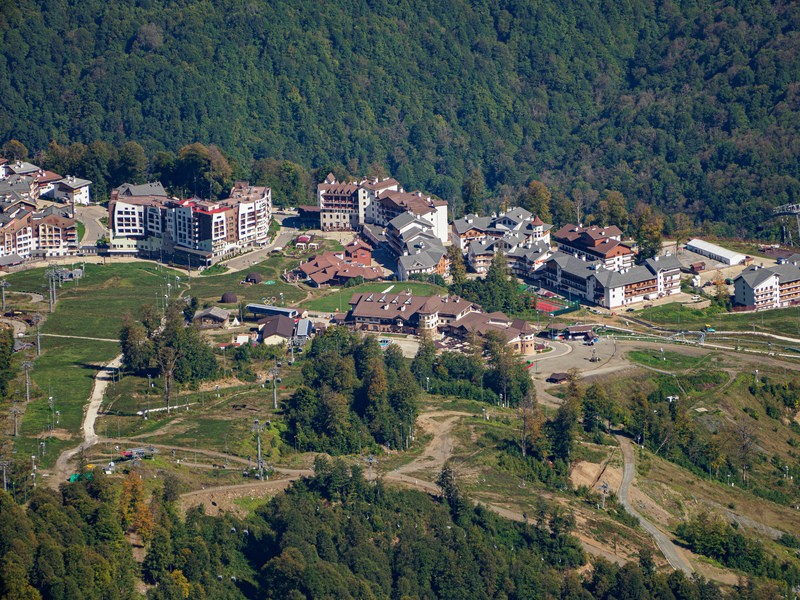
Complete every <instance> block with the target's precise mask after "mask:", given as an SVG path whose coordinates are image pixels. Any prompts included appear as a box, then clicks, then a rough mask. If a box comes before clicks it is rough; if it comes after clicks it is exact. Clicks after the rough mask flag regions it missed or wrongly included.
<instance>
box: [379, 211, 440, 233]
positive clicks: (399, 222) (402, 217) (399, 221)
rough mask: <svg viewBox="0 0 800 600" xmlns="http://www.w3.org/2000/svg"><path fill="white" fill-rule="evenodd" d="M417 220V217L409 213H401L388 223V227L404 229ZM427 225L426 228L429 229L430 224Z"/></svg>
mask: <svg viewBox="0 0 800 600" xmlns="http://www.w3.org/2000/svg"><path fill="white" fill-rule="evenodd" d="M417 220H418V219H417V217H415V216H414V215H413V214H411V213H410V212H404V213H401V214H399V215H397V216H396V217H395V218H394V219H392V220H391V221H389V226H391V227H394V228H395V229H400V228H402V227H405V226H406V225H408V224H409V223H413V222H414V221H417ZM423 223H427V222H425V221H423ZM427 225H428V227H431V224H430V223H427Z"/></svg>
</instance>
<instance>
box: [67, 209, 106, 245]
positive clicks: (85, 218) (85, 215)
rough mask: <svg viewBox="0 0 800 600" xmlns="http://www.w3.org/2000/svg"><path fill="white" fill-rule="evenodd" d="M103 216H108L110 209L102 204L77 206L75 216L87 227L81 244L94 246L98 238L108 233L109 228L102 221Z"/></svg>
mask: <svg viewBox="0 0 800 600" xmlns="http://www.w3.org/2000/svg"><path fill="white" fill-rule="evenodd" d="M102 217H108V211H107V210H106V209H105V208H103V207H102V206H96V205H93V206H76V207H75V218H76V219H77V220H78V221H80V222H81V223H83V225H84V227H85V228H86V232H85V233H84V235H83V239H82V240H81V245H83V246H92V245H94V243H95V242H96V241H97V240H99V239H100V238H101V237H105V236H106V235H107V234H108V229H106V226H105V225H103V224H102V223H101V222H100V219H101V218H102Z"/></svg>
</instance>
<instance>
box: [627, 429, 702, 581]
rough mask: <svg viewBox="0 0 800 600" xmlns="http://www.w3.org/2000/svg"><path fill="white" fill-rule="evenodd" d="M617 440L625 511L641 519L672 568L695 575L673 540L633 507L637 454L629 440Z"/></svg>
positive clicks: (640, 522) (643, 527) (640, 521)
mask: <svg viewBox="0 0 800 600" xmlns="http://www.w3.org/2000/svg"><path fill="white" fill-rule="evenodd" d="M616 438H617V441H618V442H619V445H620V448H621V449H622V459H623V462H624V465H625V467H624V469H623V472H622V483H621V484H620V486H619V492H618V493H617V496H618V498H619V501H620V503H621V504H622V506H624V507H625V510H627V511H628V512H629V513H631V514H632V515H633V516H634V517H636V518H637V519H639V524H640V525H641V526H642V529H644V530H645V531H646V532H647V533H649V534H650V535H651V536H652V538H653V540H654V541H655V543H656V546H658V549H659V550H661V552H662V553H663V554H664V557H665V558H666V559H667V562H669V564H670V565H672V568H673V569H680V570H681V571H683V572H684V573H686V574H687V575H691V574H692V573H694V569H693V568H692V565H690V564H689V561H687V560H686V559H685V558H684V557H683V555H682V554H681V552H680V551H679V550H678V548H676V547H675V544H673V543H672V540H670V539H669V537H668V536H667V535H666V534H665V533H664V532H663V531H661V530H660V529H659V528H658V527H656V526H655V525H653V524H652V523H651V522H650V521H648V520H647V519H645V518H644V517H643V516H642V515H641V514H639V513H638V512H637V511H636V509H635V508H633V506H632V505H631V503H630V500H629V499H628V491H629V490H630V487H631V483H633V478H634V476H635V475H636V469H635V465H634V459H635V457H634V454H635V453H634V451H633V445H632V444H631V441H630V440H629V439H628V438H626V437H623V436H620V435H618V436H616Z"/></svg>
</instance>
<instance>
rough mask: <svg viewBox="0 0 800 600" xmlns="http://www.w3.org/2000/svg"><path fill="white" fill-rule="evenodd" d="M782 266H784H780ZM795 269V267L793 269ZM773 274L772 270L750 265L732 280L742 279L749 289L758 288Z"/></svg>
mask: <svg viewBox="0 0 800 600" xmlns="http://www.w3.org/2000/svg"><path fill="white" fill-rule="evenodd" d="M781 266H784V265H781ZM795 268H797V267H795ZM774 274H775V272H774V271H773V269H772V268H765V267H759V266H756V265H752V266H750V267H747V268H746V269H745V270H744V271H742V272H741V273H739V275H738V276H737V277H736V279H734V281H737V280H739V279H743V280H744V281H745V283H747V285H749V286H750V287H751V288H754V287H758V286H759V285H761V284H762V283H764V282H765V281H766V280H767V279H769V278H770V277H772V276H773V275H774Z"/></svg>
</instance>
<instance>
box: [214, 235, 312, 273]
mask: <svg viewBox="0 0 800 600" xmlns="http://www.w3.org/2000/svg"><path fill="white" fill-rule="evenodd" d="M296 235H297V230H296V229H293V228H291V227H284V228H281V230H280V233H279V234H278V237H276V238H275V240H274V241H273V242H272V243H271V244H268V245H267V246H264V247H263V248H259V249H258V250H254V251H252V252H248V253H247V254H243V255H242V256H237V257H235V258H231V259H230V260H226V261H221V263H220V264H223V265H225V266H226V267H228V272H233V271H243V270H245V269H247V268H248V267H250V266H252V265H254V264H256V263H260V262H261V261H262V260H264V259H266V258H267V257H268V256H269V254H270V252H272V249H273V248H285V247H286V245H287V244H288V243H289V242H291V241H292V239H293V238H294V236H296Z"/></svg>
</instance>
